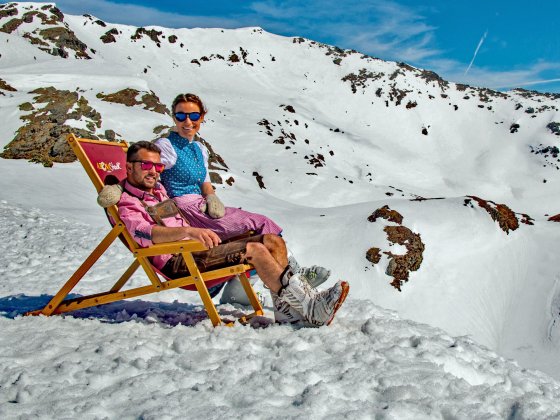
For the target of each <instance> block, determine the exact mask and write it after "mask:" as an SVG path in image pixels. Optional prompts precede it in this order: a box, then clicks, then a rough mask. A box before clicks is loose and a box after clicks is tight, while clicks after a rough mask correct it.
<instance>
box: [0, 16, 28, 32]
mask: <svg viewBox="0 0 560 420" xmlns="http://www.w3.org/2000/svg"><path fill="white" fill-rule="evenodd" d="M22 23H23V20H22V19H17V18H15V19H11V20H9V21H8V22H6V23H5V24H4V25H2V27H1V28H0V32H5V33H7V34H11V33H12V32H13V31H15V30H16V29H17V28H18V27H19V25H21V24H22Z"/></svg>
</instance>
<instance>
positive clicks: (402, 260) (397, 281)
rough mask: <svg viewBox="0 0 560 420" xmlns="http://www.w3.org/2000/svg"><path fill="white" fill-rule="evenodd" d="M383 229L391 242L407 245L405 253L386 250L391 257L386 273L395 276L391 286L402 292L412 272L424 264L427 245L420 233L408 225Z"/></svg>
mask: <svg viewBox="0 0 560 420" xmlns="http://www.w3.org/2000/svg"><path fill="white" fill-rule="evenodd" d="M383 230H384V231H385V233H387V239H388V240H389V242H391V243H395V244H399V245H403V246H405V247H406V251H407V252H406V254H404V255H396V254H393V253H392V252H390V251H389V252H384V254H386V255H387V256H389V258H390V261H389V265H388V266H387V271H386V274H387V275H388V276H393V281H392V282H391V286H393V287H394V288H395V289H397V290H398V291H399V292H400V291H401V287H402V285H403V284H404V283H406V282H408V278H409V274H410V272H411V271H417V270H418V269H419V268H420V266H421V265H422V261H423V253H424V248H425V246H424V243H423V242H422V239H421V238H420V235H419V234H418V233H414V232H412V231H411V230H410V229H409V228H407V227H406V226H385V229H383Z"/></svg>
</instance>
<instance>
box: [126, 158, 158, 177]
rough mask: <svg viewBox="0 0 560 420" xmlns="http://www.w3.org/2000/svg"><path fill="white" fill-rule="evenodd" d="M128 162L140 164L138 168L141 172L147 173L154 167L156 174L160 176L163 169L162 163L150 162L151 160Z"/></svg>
mask: <svg viewBox="0 0 560 420" xmlns="http://www.w3.org/2000/svg"><path fill="white" fill-rule="evenodd" d="M129 162H138V163H140V167H141V168H142V170H143V171H149V170H150V169H152V168H154V167H155V168H156V172H157V173H158V174H161V173H162V172H163V170H164V169H165V165H164V164H163V163H156V162H152V161H151V160H130V161H129Z"/></svg>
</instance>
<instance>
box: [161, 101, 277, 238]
mask: <svg viewBox="0 0 560 420" xmlns="http://www.w3.org/2000/svg"><path fill="white" fill-rule="evenodd" d="M171 111H172V116H173V121H174V122H175V130H174V131H172V132H171V134H170V135H169V137H167V138H160V139H158V140H156V142H155V143H156V144H157V145H158V146H159V148H160V149H161V161H162V163H164V164H165V170H164V171H163V173H162V174H161V182H162V183H163V186H164V187H165V189H166V190H167V193H168V195H169V197H171V198H173V200H174V201H175V202H176V203H177V206H178V207H179V209H181V211H182V212H183V213H184V215H185V217H186V218H187V220H188V221H189V223H191V225H192V226H193V227H199V228H207V229H211V230H213V231H214V232H216V234H217V235H218V236H219V237H220V238H221V239H228V238H232V237H235V236H239V235H242V234H244V233H246V232H247V231H250V230H252V231H255V232H257V233H259V234H264V233H272V234H275V235H278V234H280V232H282V228H280V226H278V225H277V224H276V223H274V222H273V221H272V220H271V219H269V218H268V217H266V216H263V215H261V214H257V213H250V212H247V211H244V210H240V209H237V208H235V207H224V205H223V204H222V202H221V201H220V199H219V198H218V197H217V196H216V193H215V192H214V188H213V187H212V184H211V183H210V177H209V174H208V150H207V149H206V147H205V146H204V145H203V144H202V143H201V142H200V141H198V136H197V135H198V131H199V130H200V126H201V124H202V123H203V122H204V117H205V115H206V113H207V109H206V107H205V106H204V104H203V102H202V100H201V99H200V98H199V97H198V96H196V95H194V94H192V93H187V94H183V95H179V96H177V97H176V98H175V100H174V101H173V105H172V107H171Z"/></svg>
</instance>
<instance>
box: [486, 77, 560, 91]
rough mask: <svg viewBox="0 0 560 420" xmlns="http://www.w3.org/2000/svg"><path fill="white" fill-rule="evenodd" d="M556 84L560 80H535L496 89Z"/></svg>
mask: <svg viewBox="0 0 560 420" xmlns="http://www.w3.org/2000/svg"><path fill="white" fill-rule="evenodd" d="M554 82H560V79H546V80H533V81H529V82H515V83H512V84H509V85H504V86H498V87H496V89H505V88H510V87H513V86H530V85H541V84H544V83H554Z"/></svg>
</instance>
